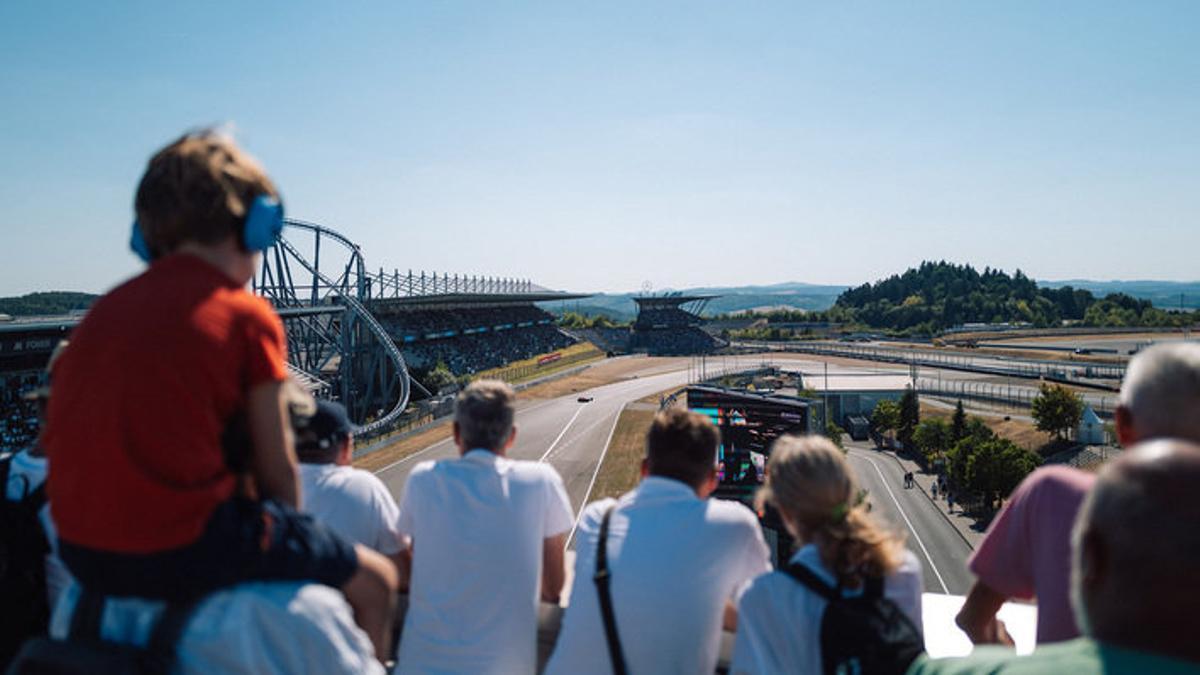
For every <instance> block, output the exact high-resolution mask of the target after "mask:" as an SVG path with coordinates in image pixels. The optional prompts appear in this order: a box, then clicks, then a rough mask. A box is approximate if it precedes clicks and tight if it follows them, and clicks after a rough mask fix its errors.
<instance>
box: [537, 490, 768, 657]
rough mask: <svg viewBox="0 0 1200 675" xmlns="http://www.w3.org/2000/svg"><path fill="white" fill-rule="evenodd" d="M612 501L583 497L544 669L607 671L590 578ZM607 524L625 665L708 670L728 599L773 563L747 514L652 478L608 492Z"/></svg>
mask: <svg viewBox="0 0 1200 675" xmlns="http://www.w3.org/2000/svg"><path fill="white" fill-rule="evenodd" d="M613 503H614V500H612V499H605V500H602V501H599V502H595V503H593V504H589V505H588V506H587V508H585V509H584V510H583V515H582V516H581V518H580V520H579V529H578V530H577V532H576V536H577V537H578V538H577V540H576V547H575V580H574V586H573V587H572V590H571V606H570V607H568V608H567V612H566V615H565V616H564V617H563V625H562V630H561V632H560V633H559V636H558V644H557V646H556V647H555V649H554V654H553V655H552V656H551V657H550V662H549V664H547V666H546V673H547V674H548V675H549V674H554V673H561V674H567V673H597V674H600V673H603V674H605V675H607V674H609V673H612V665H611V661H610V658H609V655H608V647H607V642H606V641H605V638H604V621H603V618H602V617H601V614H600V604H599V599H598V596H597V593H596V585H595V583H594V582H593V580H592V577H593V574H594V573H595V569H596V544H597V541H598V539H599V531H600V521H601V519H602V518H603V517H604V512H605V511H607V510H608V508H609V507H610V506H611V505H612V504H613ZM616 504H617V510H616V511H614V512H613V515H612V517H611V519H610V522H609V535H608V564H609V569H610V570H611V573H612V581H611V584H610V587H611V589H612V598H613V613H614V615H615V616H616V622H617V631H618V632H619V634H620V636H621V645H622V649H623V651H624V653H625V662H626V665H627V666H628V668H629V671H630V672H631V673H689V674H692V673H711V672H713V671H714V670H715V668H716V665H717V656H718V651H719V649H720V637H721V620H722V617H723V614H724V608H725V602H726V601H727V600H729V601H733V602H736V601H737V597H738V593H739V591H740V589H741V588H743V587H744V585H745V584H746V583H747V582H748V581H749V580H750V579H753V578H754V577H756V576H758V575H760V574H762V573H763V572H766V571H768V570H770V569H771V563H770V553H769V551H768V550H767V545H766V543H765V542H764V541H763V536H762V529H761V527H760V526H759V523H758V519H757V518H756V517H755V516H754V513H753V512H752V511H751V510H750V509H748V508H746V507H745V506H743V505H742V504H738V503H735V502H730V501H724V500H718V499H700V498H699V497H697V496H696V493H695V491H694V490H693V489H692V488H691V487H689V486H687V485H686V484H684V483H682V482H680V481H676V480H671V479H668V478H659V477H656V476H650V477H647V478H645V479H643V480H642V482H641V484H640V485H639V486H638V487H637V488H636V489H635V490H633V491H632V492H629V493H627V494H625V495H623V496H622V497H621V498H620V499H619V500H616Z"/></svg>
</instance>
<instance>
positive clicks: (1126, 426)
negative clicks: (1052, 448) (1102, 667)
mask: <svg viewBox="0 0 1200 675" xmlns="http://www.w3.org/2000/svg"><path fill="white" fill-rule="evenodd" d="M1115 421H1116V429H1117V438H1118V439H1119V440H1120V442H1121V445H1122V446H1124V447H1132V446H1133V445H1134V444H1136V443H1139V442H1142V441H1146V440H1150V439H1154V438H1182V439H1186V440H1190V441H1196V442H1200V344H1197V343H1194V342H1183V341H1176V342H1168V343H1161V344H1157V345H1154V346H1152V347H1150V348H1149V349H1146V350H1144V351H1142V352H1141V353H1139V354H1138V355H1137V356H1135V357H1134V358H1133V359H1132V360H1131V361H1130V362H1129V367H1128V368H1127V369H1126V372H1125V380H1124V382H1122V384H1121V395H1120V405H1119V406H1118V407H1117V410H1116V416H1115ZM1093 481H1094V476H1093V475H1092V474H1090V473H1087V472H1084V471H1079V470H1077V469H1072V468H1069V467H1065V466H1049V467H1044V468H1041V469H1038V470H1036V471H1034V472H1033V473H1031V474H1030V475H1029V476H1028V477H1026V479H1025V480H1024V481H1023V482H1022V483H1021V485H1019V486H1017V489H1016V490H1014V491H1013V493H1012V496H1011V497H1010V498H1009V501H1008V503H1007V504H1006V505H1005V507H1004V509H1003V510H1002V511H1001V512H1000V514H999V515H998V516H997V517H996V519H995V520H994V521H993V522H992V525H991V527H990V528H989V529H988V533H987V535H986V536H985V537H984V539H983V541H982V542H981V543H980V545H979V547H978V548H977V549H976V550H975V553H974V554H972V556H971V559H970V560H969V561H968V567H969V568H970V569H971V571H972V572H973V573H974V574H975V576H976V581H975V584H974V585H973V586H972V587H971V590H970V592H969V593H968V594H967V599H966V602H965V603H963V607H962V610H961V611H960V612H959V614H958V616H957V623H958V625H959V627H960V628H962V629H963V631H964V632H966V634H967V635H968V636H969V637H970V638H971V640H972V641H973V642H975V643H976V644H983V643H1003V644H1011V640H1010V639H1009V637H1008V635H1007V633H1006V632H1005V630H1004V625H1003V623H1001V622H1000V621H999V620H998V619H997V618H996V612H997V611H999V609H1000V606H1001V605H1003V604H1004V602H1005V601H1006V600H1008V599H1009V598H1023V599H1028V598H1032V597H1036V598H1037V603H1038V626H1037V640H1038V642H1039V643H1046V642H1057V641H1061V640H1069V639H1071V638H1074V637H1076V636H1078V635H1079V626H1078V625H1077V624H1076V621H1075V616H1074V614H1073V613H1072V611H1071V607H1070V602H1069V598H1068V589H1069V583H1068V579H1069V576H1070V531H1071V526H1072V524H1073V523H1074V520H1075V514H1076V513H1078V511H1079V506H1080V504H1081V503H1082V502H1083V499H1084V497H1085V496H1086V495H1087V492H1088V490H1089V489H1090V488H1091V486H1092V483H1093Z"/></svg>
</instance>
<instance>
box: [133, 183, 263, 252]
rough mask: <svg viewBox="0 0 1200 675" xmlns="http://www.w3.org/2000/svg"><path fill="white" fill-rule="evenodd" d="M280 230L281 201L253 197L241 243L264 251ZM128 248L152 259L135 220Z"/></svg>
mask: <svg viewBox="0 0 1200 675" xmlns="http://www.w3.org/2000/svg"><path fill="white" fill-rule="evenodd" d="M280 232H283V203H282V202H280V201H279V200H278V199H275V198H274V197H268V196H267V195H259V196H257V197H255V198H254V201H253V202H252V203H251V204H250V210H249V212H247V213H246V220H245V223H244V224H243V225H242V245H243V246H245V247H246V250H247V251H254V252H257V251H265V250H267V249H269V248H271V247H272V246H274V245H275V241H276V240H277V239H279V233H280ZM129 248H130V249H132V250H133V252H134V253H136V254H137V256H138V257H139V258H141V259H142V260H143V261H144V262H150V261H151V260H154V256H153V255H151V253H150V247H149V246H147V245H146V239H145V238H144V237H142V226H141V224H140V223H138V221H137V220H134V221H133V234H132V235H131V236H130V238H129Z"/></svg>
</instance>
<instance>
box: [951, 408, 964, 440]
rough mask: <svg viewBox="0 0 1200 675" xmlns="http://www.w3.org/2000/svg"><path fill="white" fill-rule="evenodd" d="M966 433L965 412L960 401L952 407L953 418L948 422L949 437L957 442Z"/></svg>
mask: <svg viewBox="0 0 1200 675" xmlns="http://www.w3.org/2000/svg"><path fill="white" fill-rule="evenodd" d="M966 433H967V412H966V411H965V410H963V404H962V399H961V398H960V399H958V404H957V405H955V406H954V417H953V418H952V420H951V422H950V436H951V438H952V439H953V440H954V441H955V442H957V441H958V440H959V439H960V438H962V437H963V435H964V434H966Z"/></svg>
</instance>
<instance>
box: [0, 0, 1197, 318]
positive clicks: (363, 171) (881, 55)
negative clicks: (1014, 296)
mask: <svg viewBox="0 0 1200 675" xmlns="http://www.w3.org/2000/svg"><path fill="white" fill-rule="evenodd" d="M268 4H270V5H272V6H273V7H272V8H268V7H267V5H268ZM212 123H230V124H232V125H234V127H235V128H236V129H237V135H238V138H239V139H240V140H241V141H242V142H243V143H244V145H245V146H247V148H248V149H249V150H250V151H251V152H252V153H254V154H255V155H257V156H258V157H259V158H260V159H261V160H262V161H263V163H264V164H265V165H266V166H267V168H268V170H269V171H270V172H271V173H272V175H273V176H274V178H275V179H276V181H277V182H278V183H279V184H280V186H281V187H282V189H283V191H284V195H285V198H286V200H287V206H288V209H289V213H290V214H291V215H294V216H296V217H301V218H305V219H308V220H314V221H317V222H321V223H325V224H328V225H331V226H333V227H335V228H338V229H340V230H341V231H343V232H344V233H345V234H347V235H348V236H350V237H351V238H352V239H354V240H356V241H358V242H359V243H360V244H362V245H363V247H364V249H365V251H366V254H367V257H368V264H369V265H371V266H372V267H378V266H380V265H383V266H386V267H388V268H391V267H399V268H402V269H407V268H409V267H412V268H416V269H422V268H424V269H437V270H449V271H451V272H455V271H465V272H469V273H480V274H494V275H511V276H517V275H523V276H529V277H532V278H533V279H534V280H535V281H537V282H540V283H542V284H545V285H548V286H551V287H555V288H565V289H571V290H584V291H602V290H633V289H636V288H638V287H640V286H641V284H642V282H643V281H646V280H648V281H650V282H652V284H653V285H654V286H655V287H668V286H670V287H685V286H693V285H716V284H743V283H772V282H779V281H785V280H797V281H809V282H814V283H859V282H862V281H867V280H872V279H874V278H877V277H879V276H881V275H886V274H890V273H892V272H896V271H901V270H903V269H905V268H907V267H908V266H911V265H914V264H916V263H917V262H919V261H920V260H921V259H940V258H945V259H949V260H954V261H958V262H970V263H973V264H975V265H977V266H979V267H983V266H985V265H991V266H993V267H1002V268H1005V269H1008V270H1011V269H1013V268H1015V267H1020V268H1021V269H1023V270H1025V271H1026V272H1027V273H1028V274H1030V275H1031V276H1034V277H1035V278H1040V279H1053V278H1067V277H1088V278H1096V279H1113V278H1126V279H1128V278H1153V279H1186V280H1192V279H1196V278H1197V277H1200V273H1198V272H1197V251H1198V250H1200V222H1198V221H1200V218H1198V216H1200V138H1198V133H1197V132H1198V131H1200V3H1197V2H1190V1H1188V2H1119V3H1118V2H1103V1H1098V0H1089V1H1086V2H1065V1H1064V2H1057V1H1056V2H880V3H866V2H862V3H858V2H855V3H843V2H820V3H806V2H798V1H794V2H778V3H773V2H713V3H704V2H679V3H665V2H628V3H622V2H602V3H564V2H547V3H539V4H522V3H488V2H474V3H456V2H407V3H400V2H386V3H383V2H381V3H374V4H367V3H327V2H319V3H318V2H305V1H296V2H287V3H284V2H278V3H228V4H225V5H223V6H222V5H221V4H219V3H162V2H138V3H102V2H94V3H85V2H71V3H66V2H25V1H21V0H15V1H14V0H9V1H8V2H4V3H2V4H0V228H2V229H0V231H2V232H3V239H2V244H0V295H9V294H17V293H24V292H29V291H33V290H49V289H74V290H89V291H100V290H103V289H106V288H108V287H110V286H112V285H113V284H115V283H116V282H118V281H119V280H120V279H122V278H124V277H126V276H128V275H130V274H132V273H134V272H135V271H136V270H137V268H138V265H137V264H136V262H135V260H134V258H133V256H132V255H131V254H130V253H129V252H128V250H127V249H126V246H125V242H126V237H127V234H128V228H129V222H130V220H131V218H132V208H131V202H132V194H133V189H134V186H135V184H136V181H137V179H138V177H139V175H140V173H141V170H142V168H143V166H144V162H145V160H146V158H147V157H148V156H149V155H150V153H151V152H153V151H154V150H155V149H156V148H157V147H158V146H160V145H162V144H163V143H165V142H166V141H168V140H170V139H172V138H173V137H175V136H176V135H178V134H179V133H180V132H182V131H183V130H185V129H187V128H190V127H194V126H197V125H204V124H212Z"/></svg>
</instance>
